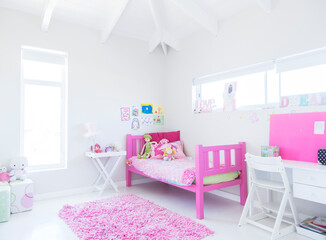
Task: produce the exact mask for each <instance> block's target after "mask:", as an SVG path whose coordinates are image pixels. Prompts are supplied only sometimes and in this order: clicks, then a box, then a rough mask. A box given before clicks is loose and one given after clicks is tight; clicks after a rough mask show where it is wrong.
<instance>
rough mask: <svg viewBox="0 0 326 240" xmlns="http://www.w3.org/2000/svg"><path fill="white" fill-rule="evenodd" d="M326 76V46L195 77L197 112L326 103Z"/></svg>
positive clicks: (194, 96) (195, 109) (194, 102)
mask: <svg viewBox="0 0 326 240" xmlns="http://www.w3.org/2000/svg"><path fill="white" fill-rule="evenodd" d="M325 79H326V48H323V49H318V50H314V51H310V52H306V53H301V54H297V55H293V56H288V57H284V58H279V59H276V60H273V61H270V62H265V63H260V64H255V65H251V66H247V67H243V68H239V69H235V70H231V71H227V72H222V73H217V74H212V75H208V76H203V77H200V78H196V79H194V80H193V85H194V87H193V104H194V112H195V113H198V112H211V111H224V110H235V109H237V110H250V109H261V108H271V107H278V106H280V107H285V106H310V105H324V104H326V102H325V101H324V100H323V99H325V98H326V81H325ZM230 84H231V85H232V87H231V88H228V87H229V85H230ZM232 91H233V95H232V94H230V92H232ZM280 99H281V100H280ZM284 103H286V104H284ZM228 105H230V106H229V108H226V106H228ZM231 105H232V106H231Z"/></svg>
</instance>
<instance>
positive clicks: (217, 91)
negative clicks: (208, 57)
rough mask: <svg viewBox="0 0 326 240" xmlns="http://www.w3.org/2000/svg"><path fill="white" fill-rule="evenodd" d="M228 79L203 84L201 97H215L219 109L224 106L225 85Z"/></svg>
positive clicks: (205, 98)
mask: <svg viewBox="0 0 326 240" xmlns="http://www.w3.org/2000/svg"><path fill="white" fill-rule="evenodd" d="M225 83H227V81H225V80H222V81H216V82H211V83H206V84H203V85H201V99H202V100H209V99H214V100H215V105H216V108H217V109H218V110H220V109H222V108H223V91H224V85H225Z"/></svg>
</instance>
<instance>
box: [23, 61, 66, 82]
mask: <svg viewBox="0 0 326 240" xmlns="http://www.w3.org/2000/svg"><path fill="white" fill-rule="evenodd" d="M23 64H24V65H23V66H24V78H25V79H32V80H41V81H52V82H61V81H62V74H63V70H64V69H63V65H60V64H53V63H45V62H37V61H30V60H24V61H23Z"/></svg>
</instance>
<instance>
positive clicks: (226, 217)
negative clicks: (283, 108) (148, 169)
mask: <svg viewBox="0 0 326 240" xmlns="http://www.w3.org/2000/svg"><path fill="white" fill-rule="evenodd" d="M123 193H133V194H135V195H137V196H140V197H142V198H144V199H148V200H150V201H153V202H154V203H156V204H158V205H160V206H163V207H165V208H168V209H170V210H172V211H175V212H177V213H179V214H180V215H183V216H186V217H189V218H192V219H193V220H195V221H197V222H199V223H201V224H204V225H206V226H207V227H208V228H210V229H211V230H213V231H215V235H213V236H210V237H207V238H206V239H207V240H208V239H219V240H224V239H226V240H233V239H234V240H239V239H241V240H252V239H257V240H258V239H259V240H264V239H270V234H269V233H267V232H265V231H264V230H260V229H258V228H256V227H254V226H250V225H245V226H243V227H241V228H240V227H238V226H237V224H238V221H239V218H240V215H241V212H242V208H243V207H242V206H241V205H240V204H239V203H237V202H234V201H231V200H227V199H224V198H221V197H218V196H215V195H213V194H210V193H207V194H205V219H204V220H197V219H196V210H195V195H194V194H193V193H191V192H187V191H184V190H182V189H178V188H175V187H172V186H169V185H166V184H163V183H160V182H151V183H146V184H140V185H134V186H132V187H130V188H120V193H114V192H113V190H108V191H106V192H104V193H103V195H102V196H99V195H98V193H89V194H83V195H75V196H70V197H64V198H57V199H51V200H44V201H36V202H35V205H34V209H33V210H32V211H30V212H25V213H18V214H14V215H11V219H10V221H9V222H6V223H0V239H1V240H52V239H53V240H54V239H55V240H60V239H64V240H65V239H67V240H74V239H77V237H76V236H75V234H74V233H73V232H72V231H71V230H70V229H69V227H68V226H67V225H66V224H65V223H64V222H63V221H62V220H61V219H60V218H59V217H58V211H59V209H60V208H61V207H62V206H63V205H65V204H75V203H80V202H85V201H92V200H96V199H100V198H107V197H112V196H115V195H117V194H123ZM282 239H283V240H284V239H286V240H307V239H308V238H305V237H303V236H301V235H298V234H296V233H293V234H291V235H288V236H286V237H284V238H282Z"/></svg>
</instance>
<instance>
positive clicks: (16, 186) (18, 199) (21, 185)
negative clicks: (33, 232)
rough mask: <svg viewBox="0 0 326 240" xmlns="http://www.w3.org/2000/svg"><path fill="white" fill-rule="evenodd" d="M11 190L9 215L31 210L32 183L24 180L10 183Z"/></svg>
mask: <svg viewBox="0 0 326 240" xmlns="http://www.w3.org/2000/svg"><path fill="white" fill-rule="evenodd" d="M10 188H11V207H10V211H11V213H19V212H25V211H29V210H32V208H33V197H34V196H33V193H34V191H33V181H32V180H30V179H26V180H24V181H21V180H17V181H14V182H11V183H10Z"/></svg>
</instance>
